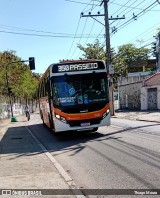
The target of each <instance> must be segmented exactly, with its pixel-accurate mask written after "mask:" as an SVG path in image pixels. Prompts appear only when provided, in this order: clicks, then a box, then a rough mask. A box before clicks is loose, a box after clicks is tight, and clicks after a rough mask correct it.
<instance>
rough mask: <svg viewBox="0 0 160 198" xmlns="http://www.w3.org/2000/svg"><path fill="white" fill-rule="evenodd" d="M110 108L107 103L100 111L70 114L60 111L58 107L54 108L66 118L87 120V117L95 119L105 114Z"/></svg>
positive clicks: (55, 111)
mask: <svg viewBox="0 0 160 198" xmlns="http://www.w3.org/2000/svg"><path fill="white" fill-rule="evenodd" d="M108 109H109V104H107V105H106V106H105V107H104V108H103V109H101V110H99V111H94V112H90V113H77V114H68V113H64V112H62V111H60V110H59V109H57V108H54V113H56V114H58V115H60V116H62V117H64V118H65V119H66V120H68V121H70V120H87V119H94V118H100V117H102V116H103V114H104V113H105V112H106V111H107V110H108Z"/></svg>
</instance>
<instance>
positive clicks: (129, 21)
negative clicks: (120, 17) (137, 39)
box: [116, 1, 157, 30]
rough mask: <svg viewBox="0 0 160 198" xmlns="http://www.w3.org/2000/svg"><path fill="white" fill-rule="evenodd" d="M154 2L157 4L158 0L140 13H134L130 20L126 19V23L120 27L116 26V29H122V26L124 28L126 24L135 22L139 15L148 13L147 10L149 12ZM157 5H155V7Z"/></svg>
mask: <svg viewBox="0 0 160 198" xmlns="http://www.w3.org/2000/svg"><path fill="white" fill-rule="evenodd" d="M154 4H157V1H155V2H154V3H152V4H151V5H149V6H148V7H146V8H145V9H143V11H141V12H140V13H138V14H137V15H135V14H134V13H133V17H132V18H130V19H129V20H128V21H126V22H125V23H123V24H122V25H120V26H119V27H117V28H116V30H120V29H122V28H124V27H125V26H126V25H129V24H130V23H131V22H133V20H137V18H138V17H141V16H142V15H144V14H146V12H148V11H149V10H148V8H150V7H152V6H153V5H154ZM155 6H156V5H154V7H155Z"/></svg>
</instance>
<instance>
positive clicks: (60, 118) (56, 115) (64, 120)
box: [55, 113, 67, 123]
mask: <svg viewBox="0 0 160 198" xmlns="http://www.w3.org/2000/svg"><path fill="white" fill-rule="evenodd" d="M55 117H56V118H57V119H58V120H60V121H62V122H64V123H67V121H66V118H64V117H62V116H60V115H58V114H56V113H55Z"/></svg>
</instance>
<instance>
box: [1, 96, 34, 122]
mask: <svg viewBox="0 0 160 198" xmlns="http://www.w3.org/2000/svg"><path fill="white" fill-rule="evenodd" d="M11 102H12V110H13V115H14V116H18V115H23V114H24V107H25V106H26V104H27V105H28V107H29V109H30V111H31V112H35V111H37V110H38V101H37V100H28V99H19V98H15V97H13V98H11ZM6 118H11V105H10V102H9V98H8V97H7V96H2V95H0V120H2V119H6Z"/></svg>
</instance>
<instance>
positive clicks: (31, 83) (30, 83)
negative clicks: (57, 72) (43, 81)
mask: <svg viewBox="0 0 160 198" xmlns="http://www.w3.org/2000/svg"><path fill="white" fill-rule="evenodd" d="M21 61H22V60H21V58H19V57H17V56H16V54H15V52H14V51H5V52H2V53H0V71H1V72H0V94H3V95H8V89H7V86H6V68H7V76H8V82H9V87H10V89H11V90H12V95H13V96H15V97H19V98H28V99H32V98H35V93H36V89H37V85H38V82H39V79H40V74H36V73H33V74H32V72H31V71H30V69H29V66H28V65H27V64H25V63H23V62H21ZM12 62H15V63H12ZM6 66H7V67H6Z"/></svg>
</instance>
